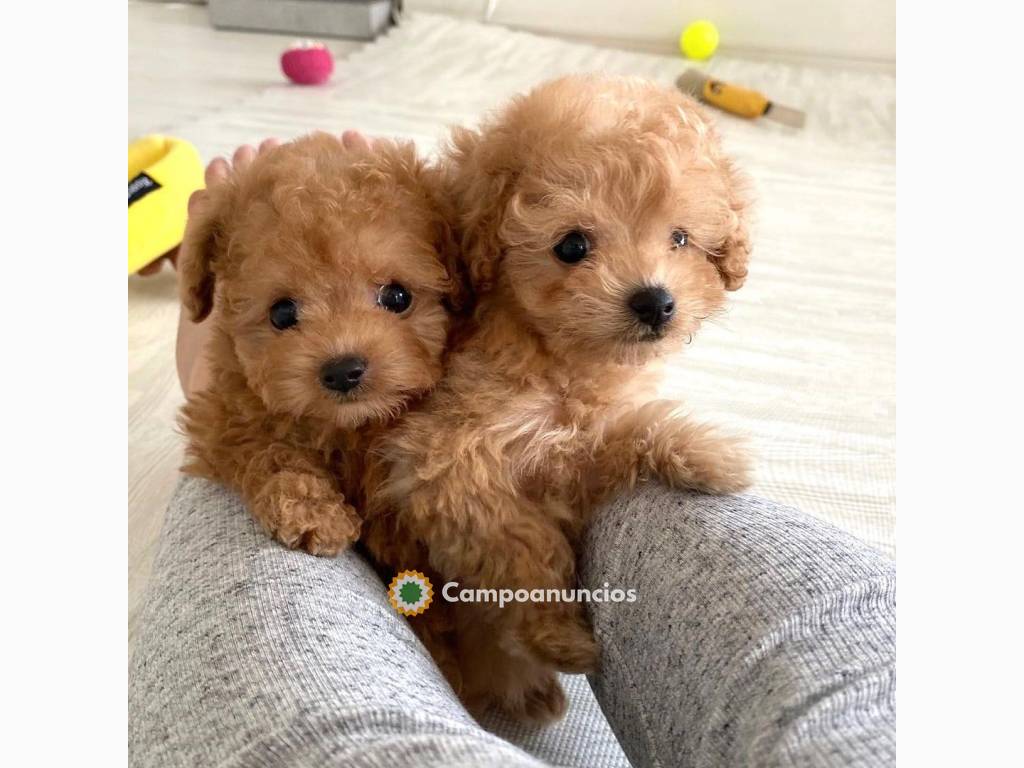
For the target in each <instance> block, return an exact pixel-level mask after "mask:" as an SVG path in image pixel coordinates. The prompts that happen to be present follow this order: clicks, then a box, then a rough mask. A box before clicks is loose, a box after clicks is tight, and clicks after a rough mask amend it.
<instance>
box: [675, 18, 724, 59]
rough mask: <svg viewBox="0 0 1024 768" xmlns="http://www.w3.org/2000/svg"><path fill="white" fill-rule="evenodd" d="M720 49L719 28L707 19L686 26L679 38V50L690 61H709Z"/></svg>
mask: <svg viewBox="0 0 1024 768" xmlns="http://www.w3.org/2000/svg"><path fill="white" fill-rule="evenodd" d="M717 48H718V27H716V26H715V25H714V24H712V23H711V22H710V21H708V20H707V19H701V20H700V21H695V22H693V23H691V24H688V25H687V26H686V29H684V30H683V34H681V35H680V36H679V50H681V51H682V52H683V55H684V56H686V57H687V58H690V59H707V58H710V57H711V54H713V53H714V52H715V50H716V49H717Z"/></svg>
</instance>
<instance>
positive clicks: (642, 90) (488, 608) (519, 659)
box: [366, 76, 750, 721]
mask: <svg viewBox="0 0 1024 768" xmlns="http://www.w3.org/2000/svg"><path fill="white" fill-rule="evenodd" d="M447 162H448V165H449V178H448V183H449V187H450V190H451V194H452V195H453V199H454V204H455V206H456V209H457V211H458V215H459V217H460V218H459V224H458V226H457V229H458V233H459V237H460V239H461V246H462V251H463V253H462V256H463V259H464V260H465V262H466V265H467V268H468V271H469V275H470V278H471V282H472V285H473V288H474V289H475V291H476V293H477V301H478V304H477V307H476V310H475V316H474V323H475V325H474V326H473V327H472V328H471V329H470V330H469V331H468V332H467V333H466V334H465V335H464V337H463V338H462V340H461V341H460V342H459V344H458V346H457V347H455V348H454V349H453V351H452V352H451V353H450V357H449V369H448V372H447V374H446V376H445V378H444V380H443V381H442V383H441V384H440V386H439V387H438V388H437V389H436V390H435V391H434V392H433V393H432V394H431V395H430V396H429V398H428V399H427V400H426V401H424V403H423V404H422V407H420V408H418V409H417V410H416V411H415V412H412V413H410V414H409V415H408V416H407V417H406V418H404V419H403V421H402V423H401V425H399V426H398V427H396V428H395V429H393V430H391V431H389V432H388V434H386V435H383V436H382V439H381V441H380V443H379V445H377V446H376V448H375V449H374V450H375V454H377V455H379V456H380V458H381V460H382V462H383V465H384V466H386V467H387V468H388V469H387V471H386V477H384V478H383V479H381V480H380V486H379V487H378V488H377V489H376V490H375V494H374V499H373V500H372V505H373V514H372V515H371V517H370V520H369V526H368V530H367V536H366V541H367V545H368V547H369V548H370V550H371V552H373V553H374V554H375V556H376V557H377V558H378V559H380V560H382V561H383V562H386V563H389V564H391V565H393V566H394V567H396V568H405V567H410V565H413V566H419V567H421V568H422V567H428V568H430V569H431V572H432V573H434V574H435V575H436V576H437V577H438V578H439V579H440V580H441V581H442V582H444V581H458V582H459V583H460V585H461V587H471V588H494V589H500V588H506V589H513V590H519V589H526V590H535V589H538V588H541V589H545V590H547V589H552V588H553V589H567V588H571V587H573V586H574V585H575V557H574V551H573V546H574V544H575V543H576V542H577V539H578V536H579V534H580V531H581V529H582V527H583V525H584V523H585V522H586V519H587V514H588V512H589V510H591V509H592V508H593V507H594V505H595V504H596V503H598V502H600V501H601V500H603V499H606V498H608V497H609V496H611V495H614V494H616V493H619V492H621V491H623V490H625V489H629V488H631V487H633V486H634V485H635V484H636V483H638V482H640V481H642V480H644V479H647V478H657V479H660V480H661V481H663V482H665V483H667V484H668V485H670V486H672V487H675V488H692V489H698V490H703V491H708V492H711V493H729V492H733V491H738V490H740V489H742V488H744V487H745V486H746V485H747V484H748V477H749V474H750V464H749V461H748V459H747V457H746V454H745V453H744V451H743V450H742V448H741V446H740V445H739V444H738V443H737V442H736V441H734V440H732V439H730V438H727V437H725V436H723V435H721V434H719V433H718V432H717V431H716V430H715V429H713V428H712V427H709V426H707V425H705V424H702V423H700V422H698V421H694V420H693V419H691V418H690V417H689V416H688V415H687V414H686V409H685V408H684V407H683V406H682V405H681V404H680V403H678V402H673V401H667V400H661V399H657V398H656V384H657V381H658V377H659V371H660V365H659V362H660V361H661V360H662V359H663V358H664V357H665V356H666V355H668V354H670V353H673V352H677V351H679V350H680V349H681V348H682V347H683V345H684V344H685V343H687V342H688V341H689V340H690V339H691V338H692V336H693V334H694V333H695V332H696V331H697V329H698V328H699V327H700V324H701V322H702V321H703V320H705V319H707V318H709V317H711V316H712V315H714V314H716V313H718V312H720V311H721V310H722V309H723V307H724V305H725V298H726V292H727V291H733V290H736V289H737V288H739V287H740V286H741V285H743V282H744V279H745V278H746V276H747V261H748V256H749V252H750V244H749V241H748V236H747V227H746V223H745V219H746V211H747V204H746V201H745V197H744V193H743V187H744V185H743V181H742V179H741V178H740V176H739V174H738V173H737V171H736V169H735V168H734V166H733V164H732V163H731V162H730V161H729V160H728V159H727V158H726V157H724V156H723V154H722V152H721V149H720V145H719V139H718V136H717V134H716V132H715V130H714V128H713V126H712V124H711V123H710V121H709V120H708V118H707V117H706V115H705V114H704V112H703V111H702V110H701V109H700V108H699V107H698V106H697V105H696V104H695V103H694V102H693V101H692V100H690V99H689V98H687V97H684V96H682V95H681V94H679V93H678V92H676V91H674V90H667V89H664V88H662V87H659V86H656V85H654V84H651V83H648V82H643V81H639V80H625V79H602V78H598V77H580V76H575V77H567V78H563V79H560V80H556V81H553V82H550V83H548V84H546V85H543V86H541V87H539V88H537V89H536V90H534V91H533V92H532V93H529V94H528V95H526V96H523V97H519V98H516V99H514V100H513V101H512V102H511V103H510V104H509V105H508V106H507V107H506V108H504V109H503V110H501V111H500V112H499V113H497V114H496V115H495V116H493V117H491V118H490V119H489V120H486V121H485V122H484V123H483V125H482V127H481V128H480V129H479V130H476V131H472V130H465V129H457V130H456V131H455V132H454V134H453V136H452V139H451V143H450V147H449V149H448V154H447ZM410 561H411V562H410ZM461 587H460V588H461ZM437 603H439V601H435V605H436V604H437ZM432 612H433V613H432ZM414 623H415V622H414ZM421 623H422V624H423V626H421V628H420V633H421V636H422V637H423V638H424V639H425V640H426V641H427V643H428V645H429V646H430V647H431V650H432V652H433V653H434V655H435V656H436V657H437V659H438V661H439V662H440V663H441V665H442V667H443V668H444V669H445V671H446V673H447V674H448V676H449V679H450V680H451V681H452V684H453V686H455V687H456V689H457V690H458V691H459V692H460V694H461V696H462V697H463V699H464V701H465V702H466V703H467V705H469V706H470V707H471V708H473V709H474V710H480V709H482V708H485V707H487V706H490V705H498V706H500V707H502V708H503V709H505V710H507V711H508V712H510V713H511V714H513V715H516V716H520V717H524V718H529V719H534V720H541V721H544V720H550V719H552V718H556V717H558V716H559V715H560V714H561V713H562V711H563V710H564V707H565V699H564V694H563V693H562V691H561V688H560V687H559V684H558V682H557V678H556V676H555V670H556V669H557V670H563V671H566V672H584V671H589V670H591V669H592V668H593V667H594V665H595V663H596V660H597V656H596V649H595V644H594V641H593V638H592V636H591V632H590V630H589V629H588V627H587V624H586V622H585V620H584V617H583V614H582V611H581V609H580V607H579V605H578V604H576V603H565V602H544V603H517V604H515V605H512V606H508V605H506V606H505V608H504V609H502V610H499V609H498V608H497V607H496V606H494V605H484V604H472V605H468V604H463V603H459V604H449V605H447V606H445V605H443V604H441V605H438V606H437V610H435V608H433V607H432V608H431V609H430V611H428V612H427V613H426V614H424V616H423V622H421Z"/></svg>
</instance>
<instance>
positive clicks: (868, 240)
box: [175, 14, 896, 553]
mask: <svg viewBox="0 0 1024 768" xmlns="http://www.w3.org/2000/svg"><path fill="white" fill-rule="evenodd" d="M685 66H686V64H685V63H684V62H683V61H682V60H681V59H679V58H674V57H662V56H652V55H647V54H638V53H633V52H625V51H619V50H611V49H606V48H596V47H592V46H588V45H582V44H568V43H565V42H563V41H560V40H556V39H552V38H545V37H540V36H536V35H531V34H526V33H519V32H512V31H509V30H507V29H503V28H500V27H491V26H486V25H483V24H479V23H475V22H468V21H460V20H454V19H450V18H446V17H440V16H430V15H425V14H412V15H409V16H408V17H407V19H406V21H405V23H403V25H402V26H401V27H399V28H396V29H394V30H393V31H392V32H391V33H390V34H388V35H387V36H386V37H384V38H382V39H380V40H378V41H377V42H376V43H374V44H372V45H369V46H367V47H366V48H364V49H363V50H361V51H359V52H358V53H356V54H355V55H354V56H352V57H351V58H349V59H348V60H346V61H344V62H341V63H340V64H339V66H338V68H337V70H336V72H335V77H334V81H333V83H332V84H331V85H330V86H328V87H325V88H319V89H304V88H297V87H290V86H287V85H284V84H281V85H272V86H268V87H267V88H266V89H265V90H263V91H261V92H259V93H258V94H257V95H255V96H254V97H252V98H250V99H247V100H245V101H243V102H241V103H235V104H227V105H224V107H223V108H222V109H221V110H219V111H217V112H215V113H212V114H207V115H204V116H199V117H197V118H195V119H194V120H192V121H190V122H188V123H186V124H182V125H178V126H175V131H176V132H177V133H179V134H180V135H182V136H184V137H186V138H188V139H190V140H192V141H194V142H195V143H196V144H197V145H198V146H199V148H200V150H201V151H202V152H203V154H204V155H205V156H206V157H211V156H213V155H214V154H219V153H225V152H229V151H230V150H232V149H233V148H234V147H235V146H237V145H238V144H239V143H243V142H253V141H256V140H259V139H261V138H264V137H267V136H281V137H292V136H296V135H299V134H301V133H305V132H307V131H310V130H313V129H323V130H331V131H336V132H337V131H340V130H341V129H344V128H358V129H361V130H363V131H366V132H368V133H370V134H376V135H392V136H403V137H407V138H412V139H415V140H416V141H417V142H418V143H420V144H421V145H422V146H423V147H424V148H425V149H428V150H429V149H432V148H433V147H434V146H435V144H436V142H437V140H438V139H439V138H440V137H441V136H442V135H443V134H444V131H445V129H446V127H447V126H449V125H452V124H455V123H472V122H474V121H476V120H477V119H478V118H479V116H480V115H481V114H482V113H483V112H484V111H485V110H487V109H488V108H491V107H493V106H495V105H497V104H499V103H500V102H501V101H502V100H503V99H505V98H506V97H508V96H509V95H511V94H513V93H515V92H517V91H520V90H523V89H525V88H528V87H530V86H532V85H534V84H535V83H537V82H540V81H542V80H545V79H547V78H550V77H553V76H556V75H559V74H563V73H567V72H578V71H603V72H608V73H620V74H629V75H641V76H646V77H649V78H652V79H654V80H657V81H660V82H664V83H665V84H666V85H668V84H671V83H672V82H673V81H674V79H675V77H676V76H677V75H678V74H679V73H680V72H681V71H682V70H683V69H684V67H685ZM707 68H708V69H709V70H710V71H711V72H713V73H714V74H715V75H716V76H717V77H720V78H722V79H724V80H728V81H732V82H736V83H741V84H747V85H750V86H754V87H757V88H759V89H760V90H762V91H764V92H766V93H767V94H769V95H770V96H771V97H772V98H773V99H776V100H777V101H778V102H780V103H783V104H788V105H792V106H797V107H800V108H803V109H805V110H806V111H807V112H808V121H807V127H806V129H805V130H803V131H800V132H796V131H792V130H790V129H786V128H782V127H779V126H776V125H773V124H771V123H768V122H757V123H749V122H746V121H743V120H739V119H735V118H731V117H729V116H726V115H722V116H721V118H720V120H719V123H720V125H721V127H722V132H723V134H724V136H725V141H726V145H727V147H728V149H729V150H730V151H731V152H732V153H733V154H734V155H735V156H736V157H737V158H738V159H739V160H740V161H741V164H742V166H743V167H744V168H745V169H746V171H747V172H748V173H749V174H750V176H751V177H752V179H753V181H754V188H755V193H756V198H757V200H758V206H757V213H756V222H755V227H754V242H755V251H754V260H753V263H752V268H751V274H750V279H749V281H748V283H747V286H746V287H745V288H744V289H743V290H741V291H739V292H738V293H737V294H735V295H734V298H733V302H732V308H731V310H730V311H729V313H728V314H727V315H726V316H725V317H724V318H723V319H721V320H720V321H717V322H716V323H715V324H713V325H710V326H708V327H706V328H705V329H704V331H703V332H702V333H701V334H700V335H699V336H698V337H697V339H696V340H695V341H694V343H693V344H692V345H691V346H690V347H689V348H687V349H686V351H685V354H684V355H683V356H682V357H681V358H680V361H679V363H678V365H676V366H675V367H674V369H673V376H672V379H671V382H670V387H671V389H672V390H673V391H674V392H675V393H678V394H680V395H682V396H684V397H685V398H686V399H687V401H688V402H689V403H691V404H692V406H693V410H694V411H695V412H696V413H697V414H700V415H705V416H707V417H708V418H709V419H714V420H717V421H719V422H721V423H723V424H726V425H728V426H729V427H731V428H734V429H735V430H738V431H741V432H744V433H747V434H750V435H751V436H752V437H753V442H754V445H755V448H756V450H757V453H758V456H759V470H758V480H757V484H756V486H755V488H754V489H753V492H754V493H757V494H759V495H763V496H767V497H769V498H772V499H775V500H778V501H782V502H786V503H789V504H792V505H795V506H797V507H800V508H801V509H803V510H805V511H807V512H808V513H810V514H813V515H816V516H819V517H822V518H826V519H828V520H830V521H832V522H834V523H836V524H837V525H839V526H841V527H843V528H845V529H847V530H849V531H851V532H852V533H854V534H856V535H858V536H860V537H861V538H863V539H865V540H867V541H868V542H870V543H871V544H873V545H875V546H877V547H878V548H880V549H882V550H885V551H887V552H890V553H892V552H894V551H895V531H894V523H895V479H896V468H895V443H896V435H895V415H896V388H895V373H896V349H895V347H896V325H895V320H896V288H895V268H896V249H895V235H896V172H895V163H896V148H895V135H896V107H895V94H896V88H895V78H894V77H893V76H892V75H888V74H878V73H869V72H857V71H849V70H843V69H835V68H824V67H822V68H816V67H812V66H806V65H803V66H795V65H790V64H781V63H765V62H755V61H745V60H740V59H734V58H727V57H717V58H715V60H714V61H713V62H711V63H710V64H708V65H707Z"/></svg>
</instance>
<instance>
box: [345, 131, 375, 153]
mask: <svg viewBox="0 0 1024 768" xmlns="http://www.w3.org/2000/svg"><path fill="white" fill-rule="evenodd" d="M341 143H342V146H344V147H345V149H372V148H373V143H372V142H371V141H370V139H368V138H366V137H365V136H364V135H363V134H361V133H360V132H359V131H345V132H344V133H343V134H341Z"/></svg>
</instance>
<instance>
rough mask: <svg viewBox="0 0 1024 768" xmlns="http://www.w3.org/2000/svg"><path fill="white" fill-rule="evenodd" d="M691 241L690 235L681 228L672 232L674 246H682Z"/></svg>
mask: <svg viewBox="0 0 1024 768" xmlns="http://www.w3.org/2000/svg"><path fill="white" fill-rule="evenodd" d="M689 241H690V236H689V235H688V234H686V232H684V231H683V230H681V229H677V230H675V231H673V232H672V247H673V248H682V247H683V246H684V245H686V244H687V243H688V242H689Z"/></svg>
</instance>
